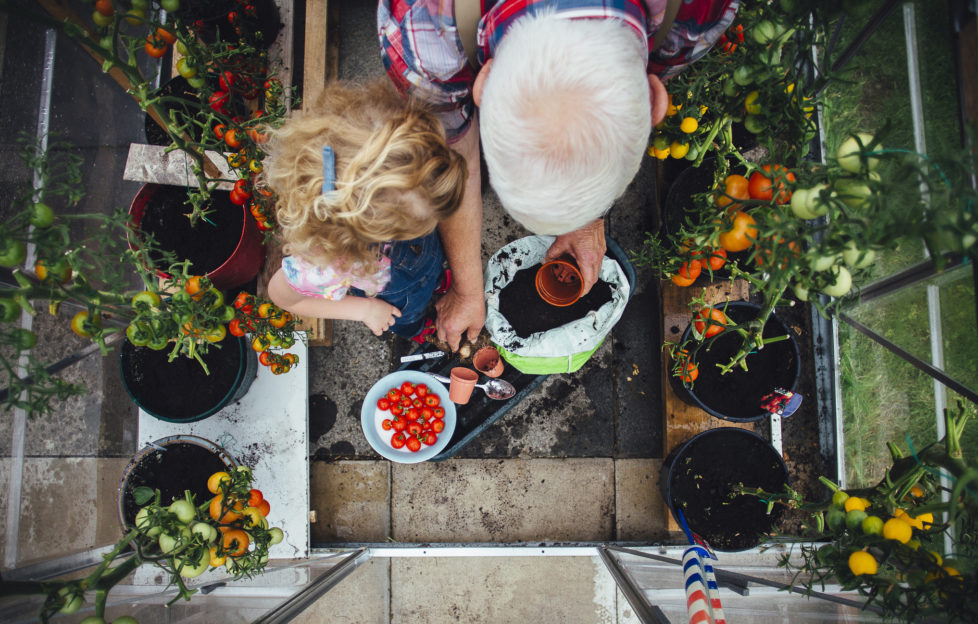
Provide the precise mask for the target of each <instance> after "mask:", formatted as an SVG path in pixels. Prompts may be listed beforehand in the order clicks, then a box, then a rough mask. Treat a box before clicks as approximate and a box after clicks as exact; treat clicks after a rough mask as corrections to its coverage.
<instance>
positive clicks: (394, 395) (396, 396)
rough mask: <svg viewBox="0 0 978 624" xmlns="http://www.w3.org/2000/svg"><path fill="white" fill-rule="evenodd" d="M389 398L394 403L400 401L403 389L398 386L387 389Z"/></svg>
mask: <svg viewBox="0 0 978 624" xmlns="http://www.w3.org/2000/svg"><path fill="white" fill-rule="evenodd" d="M387 398H388V399H390V400H391V402H392V403H393V402H394V401H400V400H401V391H400V390H398V389H397V388H391V389H390V390H388V391H387Z"/></svg>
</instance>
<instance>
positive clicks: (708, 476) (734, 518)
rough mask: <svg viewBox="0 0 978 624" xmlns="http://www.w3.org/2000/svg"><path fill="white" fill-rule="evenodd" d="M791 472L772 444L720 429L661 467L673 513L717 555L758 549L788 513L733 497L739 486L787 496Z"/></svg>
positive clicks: (751, 435) (699, 437) (694, 440)
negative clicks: (766, 536)
mask: <svg viewBox="0 0 978 624" xmlns="http://www.w3.org/2000/svg"><path fill="white" fill-rule="evenodd" d="M789 483H790V480H789V478H788V468H787V466H786V465H785V463H784V460H783V459H782V458H781V456H780V455H779V454H778V452H777V451H776V450H775V449H774V447H773V446H771V444H770V443H769V442H768V441H767V440H765V439H764V438H762V437H761V436H759V435H757V434H756V433H754V432H752V431H747V430H745V429H738V428H735V427H720V428H717V429H710V430H707V431H704V432H703V433H700V434H698V435H696V436H694V437H692V438H690V439H689V440H687V441H686V442H685V443H683V444H681V445H679V446H677V447H676V448H675V449H673V450H672V452H671V453H670V454H669V456H668V457H667V458H666V459H665V461H664V462H663V464H662V470H661V473H660V477H659V485H660V487H661V489H662V493H663V496H664V497H665V499H666V503H667V504H668V505H669V509H670V510H671V511H672V513H673V515H674V516H675V517H676V521H677V522H680V519H679V513H678V512H679V511H682V515H683V517H684V518H685V520H686V523H687V524H688V526H689V529H690V530H691V531H692V532H693V533H695V534H696V535H698V536H700V537H702V538H703V539H705V540H706V541H707V542H709V544H710V546H711V547H712V548H714V549H716V550H723V551H738V550H746V549H748V548H753V547H755V546H757V545H758V544H759V543H760V542H761V540H762V538H763V536H764V535H765V534H766V533H769V532H770V531H771V530H772V528H773V527H774V526H775V525H776V524H777V522H778V521H779V520H780V519H781V516H782V515H783V514H784V508H783V507H782V506H780V505H775V506H774V508H773V510H772V511H771V513H770V514H768V513H767V503H765V502H764V501H762V500H761V499H759V498H758V497H756V496H752V495H745V494H736V495H735V494H734V492H735V489H736V488H737V487H738V486H739V484H743V485H744V487H747V488H761V489H762V490H764V491H766V492H783V491H784V486H785V485H787V484H789Z"/></svg>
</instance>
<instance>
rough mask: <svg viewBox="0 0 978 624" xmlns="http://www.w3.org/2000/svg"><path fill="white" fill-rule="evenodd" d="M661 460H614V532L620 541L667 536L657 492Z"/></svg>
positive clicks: (663, 509) (654, 538)
mask: <svg viewBox="0 0 978 624" xmlns="http://www.w3.org/2000/svg"><path fill="white" fill-rule="evenodd" d="M661 467H662V460H661V459H618V460H615V535H616V539H617V540H618V541H621V542H655V541H657V540H661V539H663V538H665V537H666V536H667V525H666V514H667V511H666V507H665V501H664V500H663V498H662V495H661V494H660V493H659V485H658V484H659V469H660V468H661Z"/></svg>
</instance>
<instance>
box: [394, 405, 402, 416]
mask: <svg viewBox="0 0 978 624" xmlns="http://www.w3.org/2000/svg"><path fill="white" fill-rule="evenodd" d="M391 414H393V415H394V416H401V415H402V414H404V408H403V407H401V406H400V405H391Z"/></svg>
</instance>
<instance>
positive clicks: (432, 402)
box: [424, 392, 441, 407]
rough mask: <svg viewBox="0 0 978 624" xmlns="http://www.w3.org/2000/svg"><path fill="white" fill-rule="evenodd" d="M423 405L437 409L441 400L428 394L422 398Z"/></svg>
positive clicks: (435, 395)
mask: <svg viewBox="0 0 978 624" xmlns="http://www.w3.org/2000/svg"><path fill="white" fill-rule="evenodd" d="M424 404H425V405H427V406H428V407H438V406H439V405H441V399H440V398H438V395H437V394H434V393H430V392H429V393H428V394H426V395H425V397H424Z"/></svg>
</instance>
